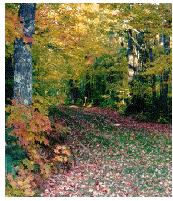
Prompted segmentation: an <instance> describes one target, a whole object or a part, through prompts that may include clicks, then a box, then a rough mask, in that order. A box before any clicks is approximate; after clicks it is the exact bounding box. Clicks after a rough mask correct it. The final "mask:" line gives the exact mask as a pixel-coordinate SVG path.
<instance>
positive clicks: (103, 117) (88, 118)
mask: <svg viewBox="0 0 173 201" xmlns="http://www.w3.org/2000/svg"><path fill="white" fill-rule="evenodd" d="M54 118H55V119H57V121H61V122H63V123H64V124H65V125H67V126H68V127H70V129H71V130H70V135H69V141H71V142H73V143H74V144H73V145H74V148H76V149H77V151H76V155H75V157H76V163H75V164H74V163H73V165H72V168H71V169H70V171H69V172H68V173H64V174H53V175H52V176H51V178H49V179H48V180H46V183H45V186H44V188H45V189H44V191H43V193H42V196H43V197H47V196H52V197H58V196H60V197H61V196H70V197H71V196H82V197H85V196H111V197H114V196H115V197H118V196H123V197H126V196H127V197H129V196H160V197H162V196H172V186H171V184H172V183H171V174H172V164H171V161H172V158H171V155H172V140H171V129H172V126H171V125H164V124H163V125H162V124H150V123H138V122H136V121H134V120H133V119H130V118H126V117H123V116H121V115H119V114H118V113H116V112H115V111H113V110H110V109H103V108H83V107H67V106H60V107H59V112H57V114H56V116H55V117H54ZM158 131H159V132H158ZM161 133H162V134H161Z"/></svg>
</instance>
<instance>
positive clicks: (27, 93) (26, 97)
mask: <svg viewBox="0 0 173 201" xmlns="http://www.w3.org/2000/svg"><path fill="white" fill-rule="evenodd" d="M35 10H36V4H35V3H21V4H20V9H19V14H18V16H19V17H20V18H22V19H23V21H22V23H23V26H24V29H23V37H22V38H20V39H18V38H17V39H16V41H15V44H14V99H15V100H16V101H17V102H18V98H21V99H22V100H23V103H24V104H26V105H30V104H31V103H32V55H31V43H32V40H31V39H32V36H33V33H34V28H35ZM26 40H27V42H26Z"/></svg>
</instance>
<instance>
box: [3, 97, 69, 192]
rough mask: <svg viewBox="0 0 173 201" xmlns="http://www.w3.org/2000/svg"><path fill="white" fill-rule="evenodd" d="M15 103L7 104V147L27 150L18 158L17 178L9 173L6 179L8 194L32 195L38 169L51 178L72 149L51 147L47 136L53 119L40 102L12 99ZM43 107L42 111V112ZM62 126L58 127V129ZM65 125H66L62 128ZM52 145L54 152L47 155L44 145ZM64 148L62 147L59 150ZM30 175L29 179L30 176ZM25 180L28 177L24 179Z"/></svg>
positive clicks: (45, 176)
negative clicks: (24, 102)
mask: <svg viewBox="0 0 173 201" xmlns="http://www.w3.org/2000/svg"><path fill="white" fill-rule="evenodd" d="M12 103H13V104H12V105H8V106H7V107H6V113H9V114H10V115H9V116H8V117H7V123H6V130H7V131H8V136H10V137H11V139H10V138H8V139H10V140H9V141H8V147H10V146H11V147H12V146H14V147H13V148H18V150H20V149H21V150H23V151H24V153H25V154H24V156H23V158H17V159H19V162H18V166H19V172H18V173H17V174H18V177H17V178H15V179H14V178H13V176H12V175H11V174H10V175H11V176H8V175H9V174H7V177H6V178H7V179H6V194H7V196H33V195H34V192H33V191H32V190H31V186H30V183H32V182H33V180H34V174H35V173H36V172H37V173H39V174H40V175H41V177H42V178H48V177H49V176H50V174H51V172H52V171H54V170H55V166H56V164H57V162H58V163H60V162H61V163H64V164H67V163H68V159H69V158H70V154H71V152H70V150H69V149H67V148H66V147H62V148H61V149H59V153H57V149H55V148H53V147H51V145H50V144H49V140H48V137H49V136H50V134H51V131H52V128H51V122H50V120H49V118H48V116H47V111H45V110H44V109H43V108H42V107H41V105H40V104H38V103H33V104H32V105H30V106H27V105H24V104H23V101H22V100H19V104H17V102H16V101H15V100H12ZM40 111H41V112H40ZM59 129H60V127H58V128H56V130H58V131H57V132H60V131H59ZM62 129H63V128H62ZM46 147H47V148H49V150H51V151H52V152H53V157H52V158H48V157H47V156H46V155H45V154H46V152H44V150H43V149H45V148H46ZM60 150H62V151H60ZM27 178H28V179H27ZM25 180H26V181H25Z"/></svg>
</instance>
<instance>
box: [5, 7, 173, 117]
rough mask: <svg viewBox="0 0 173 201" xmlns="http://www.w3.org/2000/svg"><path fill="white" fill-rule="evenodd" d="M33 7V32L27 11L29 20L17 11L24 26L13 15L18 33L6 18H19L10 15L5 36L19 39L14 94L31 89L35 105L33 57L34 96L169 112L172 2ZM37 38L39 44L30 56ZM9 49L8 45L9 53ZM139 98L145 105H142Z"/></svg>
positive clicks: (123, 109) (148, 112) (151, 112)
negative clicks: (12, 28) (23, 59)
mask: <svg viewBox="0 0 173 201" xmlns="http://www.w3.org/2000/svg"><path fill="white" fill-rule="evenodd" d="M28 5H30V6H31V5H32V13H34V12H35V31H34V35H33V30H34V23H33V22H34V21H33V20H34V18H33V16H34V15H32V14H29V13H28V14H27V16H30V17H29V18H27V20H26V16H25V15H24V14H20V15H19V17H22V16H23V25H24V24H25V25H24V27H22V26H23V25H22V23H21V21H22V20H19V19H18V18H16V17H15V18H14V19H15V20H16V22H17V23H16V25H15V26H16V29H18V30H20V31H14V34H9V32H10V30H11V29H10V27H9V23H8V22H10V23H11V21H14V19H13V17H12V16H13V15H12V16H11V15H10V17H9V14H8V12H7V13H6V20H7V22H6V27H7V34H6V36H7V37H6V39H7V40H6V41H9V39H10V40H11V41H14V39H13V38H14V37H12V36H11V35H14V36H15V38H19V39H17V40H16V42H15V51H14V55H13V53H12V52H10V54H11V55H12V57H13V56H14V67H15V69H14V70H15V72H16V73H15V76H14V79H15V82H14V89H15V92H17V93H15V94H20V93H21V92H22V93H23V94H25V95H24V96H23V97H22V98H23V100H24V101H25V103H26V104H30V103H31V99H28V98H27V97H32V96H31V94H32V89H31V86H32V78H31V77H32V73H31V69H32V67H31V66H32V65H31V61H32V62H33V94H34V96H33V97H34V98H40V99H43V101H47V102H49V103H50V102H52V103H62V102H63V103H65V104H71V103H73V104H79V105H83V104H85V105H86V100H87V104H91V105H96V106H102V107H115V108H117V109H118V110H119V111H120V112H121V113H123V114H124V113H125V112H126V108H127V107H128V109H129V108H131V109H132V108H133V111H132V112H138V113H143V114H144V113H145V115H148V116H149V117H150V118H151V119H158V118H159V115H162V116H163V115H164V116H166V115H167V114H168V113H170V105H171V99H170V97H171V85H170V83H171V79H170V78H171V55H172V53H171V50H172V49H171V47H170V43H171V38H170V37H171V35H172V33H171V28H172V25H171V23H172V22H171V20H172V13H171V11H172V8H171V4H142V3H135V4H122V3H117V4H83V3H81V4H51V3H50V4H37V9H36V8H35V7H36V6H35V4H28ZM33 5H34V6H33ZM21 6H23V7H24V6H26V4H21ZM6 7H8V8H9V7H10V9H11V10H10V12H11V13H13V14H14V15H15V13H16V12H18V10H19V9H18V4H14V5H13V4H8V6H7V5H6ZM35 9H36V10H35ZM7 10H8V11H9V9H7ZM12 10H13V12H12ZM29 10H31V9H29ZM34 10H35V11H34ZM27 12H28V11H27ZM19 13H22V9H20V10H19ZM15 16H16V15H15ZM10 20H11V21H10ZM25 20H26V21H27V22H25ZM30 22H31V26H30V25H29V24H30ZM7 25H8V26H7ZM17 25H18V26H17ZM29 26H30V27H32V28H31V29H28V28H27V27H29ZM21 27H22V31H21ZM16 29H15V28H14V30H16ZM23 30H24V31H23ZM27 31H28V32H27ZM29 31H31V32H29ZM21 33H22V34H23V33H24V36H23V35H22V34H21ZM28 34H29V35H28ZM9 35H10V37H11V38H10V37H9ZM159 35H160V36H159ZM32 36H33V40H34V41H35V42H36V43H34V44H33V45H32V60H31V51H30V47H31V43H32ZM158 36H159V37H158ZM22 40H23V42H22ZM7 46H8V48H7ZM7 50H8V51H9V50H10V48H9V43H6V55H7V52H8V51H7ZM19 52H22V54H19ZM19 57H23V58H25V61H26V62H22V61H21V60H20V59H19ZM26 58H27V59H26ZM22 65H23V67H22V69H19V66H22ZM26 68H28V71H26V70H24V69H26ZM29 69H30V70H29ZM24 72H25V75H24ZM26 72H27V73H26ZM22 80H28V81H27V83H24V82H22ZM19 83H20V84H19ZM22 83H23V84H22ZM57 94H58V96H57ZM58 97H61V100H62V99H63V101H60V100H59V99H58ZM84 97H87V98H84ZM15 98H16V95H15ZM138 102H142V103H143V104H142V106H140V108H137V106H138V104H137V103H138ZM132 103H133V104H132Z"/></svg>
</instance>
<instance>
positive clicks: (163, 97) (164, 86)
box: [159, 35, 170, 116]
mask: <svg viewBox="0 0 173 201" xmlns="http://www.w3.org/2000/svg"><path fill="white" fill-rule="evenodd" d="M159 42H160V44H162V45H163V46H164V53H165V54H166V55H169V54H170V37H169V36H166V35H160V38H159ZM169 73H170V69H168V70H167V71H165V72H164V73H163V77H162V80H161V91H160V107H161V111H162V112H163V114H164V115H165V116H166V115H167V113H168V106H167V102H168V78H169Z"/></svg>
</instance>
